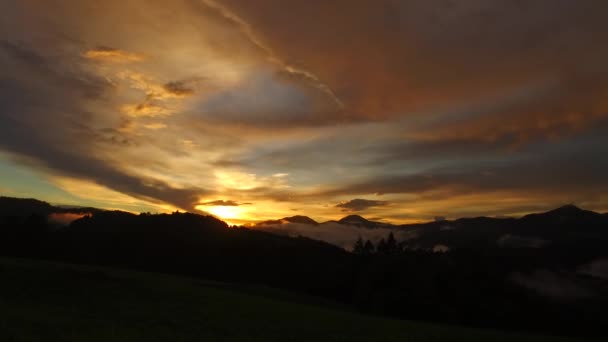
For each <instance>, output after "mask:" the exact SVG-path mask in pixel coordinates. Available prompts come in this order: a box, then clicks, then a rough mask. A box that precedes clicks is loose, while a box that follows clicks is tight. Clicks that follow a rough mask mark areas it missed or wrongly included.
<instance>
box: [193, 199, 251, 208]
mask: <svg viewBox="0 0 608 342" xmlns="http://www.w3.org/2000/svg"><path fill="white" fill-rule="evenodd" d="M244 204H250V203H238V202H237V201H232V200H227V201H225V200H215V201H209V202H204V203H201V205H206V206H226V207H238V206H239V205H244Z"/></svg>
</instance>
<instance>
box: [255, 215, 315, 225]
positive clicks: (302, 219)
mask: <svg viewBox="0 0 608 342" xmlns="http://www.w3.org/2000/svg"><path fill="white" fill-rule="evenodd" d="M286 222H289V223H300V224H309V225H313V226H316V225H318V224H319V223H318V222H317V221H315V220H313V219H311V218H310V217H308V216H302V215H296V216H290V217H284V218H282V219H279V220H269V221H263V222H259V223H258V224H257V225H270V224H281V223H286Z"/></svg>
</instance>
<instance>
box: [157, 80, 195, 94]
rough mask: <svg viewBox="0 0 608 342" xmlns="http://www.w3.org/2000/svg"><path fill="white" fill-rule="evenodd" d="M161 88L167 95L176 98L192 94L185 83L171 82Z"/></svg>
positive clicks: (192, 91) (192, 90)
mask: <svg viewBox="0 0 608 342" xmlns="http://www.w3.org/2000/svg"><path fill="white" fill-rule="evenodd" d="M163 88H164V89H165V91H167V92H168V93H171V94H174V95H177V96H188V95H192V94H194V89H193V88H191V87H189V86H188V82H186V81H173V82H169V83H166V84H165V85H163Z"/></svg>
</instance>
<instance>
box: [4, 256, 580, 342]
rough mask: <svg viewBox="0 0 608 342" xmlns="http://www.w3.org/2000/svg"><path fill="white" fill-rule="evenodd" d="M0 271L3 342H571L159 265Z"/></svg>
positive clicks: (18, 263)
mask: <svg viewBox="0 0 608 342" xmlns="http://www.w3.org/2000/svg"><path fill="white" fill-rule="evenodd" d="M0 274H1V276H2V279H3V281H2V282H0V301H1V302H2V305H1V306H0V340H2V341H45V342H48V341H89V342H94V341H146V342H147V341H265V342H266V341H281V342H282V341H294V342H295V341H318V342H322V341H410V342H416V341H438V340H440V341H518V342H525V341H564V342H565V341H570V340H567V339H558V338H553V337H541V336H537V335H517V334H509V333H501V332H494V331H483V330H475V329H465V328H457V327H450V326H440V325H431V324H423V323H415V322H408V321H398V320H391V319H383V318H375V317H370V316H366V315H361V314H356V313H351V312H348V311H343V310H340V309H335V308H331V307H327V306H325V307H324V306H320V305H311V304H308V305H307V304H298V303H297V299H298V296H296V295H293V297H288V296H286V295H285V293H284V292H280V291H276V290H272V289H268V288H266V289H257V290H256V289H255V288H253V289H248V288H245V287H243V288H235V287H233V286H229V285H226V284H222V283H216V282H208V281H202V280H194V279H190V278H183V277H175V276H168V275H162V274H158V273H143V272H131V271H124V270H116V269H111V268H101V267H85V266H74V265H69V264H60V263H50V262H40V261H28V260H23V259H5V258H3V259H0ZM305 300H306V302H308V303H311V302H313V303H314V300H311V299H310V298H305Z"/></svg>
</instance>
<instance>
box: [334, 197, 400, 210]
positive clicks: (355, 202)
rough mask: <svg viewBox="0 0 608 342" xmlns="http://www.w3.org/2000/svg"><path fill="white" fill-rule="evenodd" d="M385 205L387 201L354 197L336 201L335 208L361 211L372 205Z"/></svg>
mask: <svg viewBox="0 0 608 342" xmlns="http://www.w3.org/2000/svg"><path fill="white" fill-rule="evenodd" d="M386 205H388V202H387V201H377V200H368V199H362V198H355V199H352V200H350V201H347V202H342V203H338V204H337V205H336V208H342V211H362V210H365V209H369V208H372V207H383V206H386Z"/></svg>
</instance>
